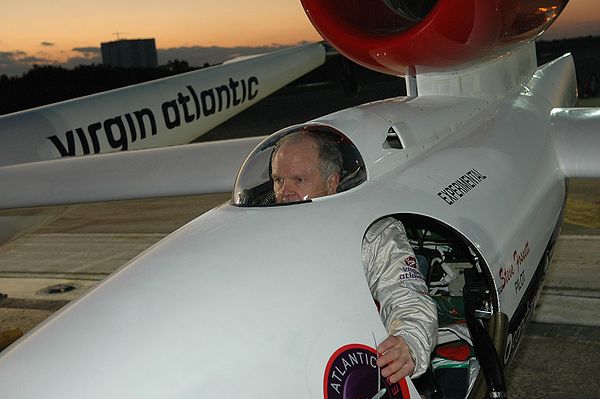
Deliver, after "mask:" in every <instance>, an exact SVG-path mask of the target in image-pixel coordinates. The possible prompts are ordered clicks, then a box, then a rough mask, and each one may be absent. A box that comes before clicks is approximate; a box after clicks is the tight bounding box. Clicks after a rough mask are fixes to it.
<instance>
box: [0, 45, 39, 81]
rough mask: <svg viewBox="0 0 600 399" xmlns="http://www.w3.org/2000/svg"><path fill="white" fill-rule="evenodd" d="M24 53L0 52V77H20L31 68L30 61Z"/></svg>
mask: <svg viewBox="0 0 600 399" xmlns="http://www.w3.org/2000/svg"><path fill="white" fill-rule="evenodd" d="M26 55H27V53H25V52H24V51H20V50H16V51H0V75H8V76H14V75H20V74H22V73H23V72H26V71H27V70H28V69H30V68H31V64H30V59H35V58H36V57H26Z"/></svg>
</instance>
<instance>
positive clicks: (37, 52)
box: [0, 0, 600, 67]
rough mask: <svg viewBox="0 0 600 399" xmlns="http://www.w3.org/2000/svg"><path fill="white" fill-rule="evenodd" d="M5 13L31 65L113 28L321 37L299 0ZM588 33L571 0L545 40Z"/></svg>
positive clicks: (242, 39) (168, 41) (153, 2)
mask: <svg viewBox="0 0 600 399" xmlns="http://www.w3.org/2000/svg"><path fill="white" fill-rule="evenodd" d="M2 11H3V12H2V15H3V17H4V18H2V19H1V21H0V56H1V55H2V54H3V53H5V54H7V53H11V54H12V56H13V57H19V58H21V59H23V60H25V59H31V60H32V61H31V63H33V62H35V60H36V59H37V60H41V61H40V63H52V62H65V61H67V60H68V59H69V58H71V57H76V56H77V57H80V56H82V53H81V52H74V51H73V49H75V48H79V49H82V48H90V49H97V48H99V47H100V43H102V42H107V41H113V40H116V39H117V35H116V34H115V33H116V32H120V33H119V36H120V38H125V39H135V38H154V39H155V40H156V46H157V48H158V49H169V48H179V47H193V46H202V47H210V46H219V47H237V46H265V45H271V44H274V43H276V44H296V43H298V42H301V41H317V40H321V38H320V36H319V35H318V34H317V32H316V31H315V29H314V28H313V27H312V25H311V24H310V22H309V21H308V18H307V17H306V15H305V14H304V11H303V10H302V6H301V4H300V1H299V0H253V1H252V2H248V1H247V0H229V1H226V2H225V1H215V0H195V1H193V0H169V1H166V2H164V1H158V0H145V1H141V0H131V1H128V2H122V1H121V0H105V1H103V2H97V1H94V2H92V1H90V0H78V1H75V0H55V1H54V2H47V1H45V0H28V1H25V2H24V1H22V0H4V2H3V4H2ZM542 11H543V10H542ZM548 11H551V10H548ZM590 34H594V35H598V34H600V7H598V4H597V0H577V1H575V0H573V1H571V2H569V3H568V5H567V7H566V9H565V11H564V12H563V15H561V16H560V17H559V18H558V21H557V22H556V23H555V24H553V25H552V26H551V28H550V29H549V31H548V33H546V34H544V38H548V39H554V38H562V37H569V36H585V35H590ZM44 60H45V61H46V62H43V61H44ZM0 61H1V59H0ZM1 66H2V65H1V63H0V67H1Z"/></svg>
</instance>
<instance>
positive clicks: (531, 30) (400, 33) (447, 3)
mask: <svg viewBox="0 0 600 399" xmlns="http://www.w3.org/2000/svg"><path fill="white" fill-rule="evenodd" d="M301 2H302V4H303V6H304V9H305V11H306V13H307V15H308V17H309V19H310V21H311V22H312V24H313V25H314V26H315V28H316V29H317V31H318V32H319V33H320V34H321V36H323V38H324V39H325V40H327V41H328V42H329V43H330V44H331V45H332V46H334V47H335V48H336V49H337V50H338V51H339V52H340V53H342V54H344V55H345V56H347V57H348V58H350V59H352V60H354V61H355V62H357V63H359V64H361V65H363V66H365V67H367V68H370V69H374V70H376V71H379V72H383V73H387V74H391V75H406V74H407V73H409V71H410V72H412V71H416V72H427V71H432V70H441V69H443V70H449V69H453V68H454V69H459V68H463V67H464V66H465V65H467V64H470V63H473V62H474V61H478V60H481V59H485V58H489V57H493V56H495V55H498V54H499V53H501V52H504V51H507V50H508V49H509V48H512V47H516V46H519V45H521V44H523V43H526V42H528V41H531V40H533V39H534V38H535V37H536V36H538V35H540V34H541V33H543V32H544V30H546V29H547V28H548V26H550V24H552V22H554V20H555V19H556V17H557V16H558V15H559V14H560V12H561V11H562V10H563V9H564V7H565V5H566V4H567V2H568V0H301Z"/></svg>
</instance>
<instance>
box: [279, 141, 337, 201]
mask: <svg viewBox="0 0 600 399" xmlns="http://www.w3.org/2000/svg"><path fill="white" fill-rule="evenodd" d="M271 166H272V177H273V191H275V201H276V202H277V203H284V202H294V201H302V200H307V199H310V198H316V197H321V196H324V195H329V194H333V193H335V189H336V187H337V180H338V179H339V178H337V179H336V177H337V175H335V176H330V178H328V179H325V178H323V176H321V172H320V171H319V156H318V153H317V150H316V148H315V147H314V143H313V140H312V139H311V138H308V137H307V138H305V139H302V140H300V141H297V142H292V143H286V144H284V145H283V146H282V147H281V148H279V150H278V151H277V153H276V154H275V157H274V158H273V164H272V165H271Z"/></svg>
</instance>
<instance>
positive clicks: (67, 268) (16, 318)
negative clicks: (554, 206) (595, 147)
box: [0, 83, 600, 398]
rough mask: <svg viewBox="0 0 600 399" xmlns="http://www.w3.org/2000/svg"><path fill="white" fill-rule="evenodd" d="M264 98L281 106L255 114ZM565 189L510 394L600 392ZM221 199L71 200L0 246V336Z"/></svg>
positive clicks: (26, 325)
mask: <svg viewBox="0 0 600 399" xmlns="http://www.w3.org/2000/svg"><path fill="white" fill-rule="evenodd" d="M384 87H385V88H386V90H388V91H392V92H397V91H400V89H399V88H398V87H389V84H387V83H386V84H382V85H381V86H380V87H379V88H377V87H376V86H375V87H374V88H372V90H375V91H377V93H373V92H372V91H369V90H367V89H363V90H361V94H360V95H359V96H358V97H357V98H356V99H354V100H353V101H356V102H364V101H369V100H372V99H375V98H374V97H377V95H381V96H387V95H389V93H388V92H386V91H384V90H383V88H384ZM327 90H329V91H331V90H334V91H335V90H338V91H339V89H336V88H335V87H333V88H331V87H330V88H328V89H323V90H322V91H317V92H316V94H315V92H312V94H303V95H302V96H299V95H291V94H290V93H284V94H283V96H284V97H285V96H289V98H287V100H285V99H282V98H281V97H280V98H279V100H277V98H274V99H267V100H268V101H267V100H265V104H263V105H262V106H263V107H266V108H258V106H257V108H258V109H256V110H255V112H254V113H251V112H248V111H246V113H243V114H242V115H240V116H239V117H238V118H237V119H236V120H232V121H230V122H228V123H226V124H225V125H222V126H221V127H220V128H218V130H216V131H215V133H211V135H209V137H208V139H214V138H230V137H241V136H245V135H254V134H267V133H270V132H272V131H274V130H277V128H279V127H283V126H286V125H289V124H291V123H298V122H302V121H304V120H306V119H310V118H311V117H314V116H316V115H318V114H312V113H314V112H315V111H314V109H312V106H313V105H314V102H327V94H326V93H327V92H328V91H327ZM338 94H340V93H338ZM311 99H312V100H314V99H317V100H315V101H311ZM270 101H272V102H270ZM273 102H275V103H278V104H279V105H280V106H281V107H280V108H279V109H283V110H284V111H285V112H278V113H277V115H276V116H274V117H273V118H272V119H269V118H264V117H263V116H264V113H265V112H268V111H269V109H271V107H274V103H273ZM303 105H304V106H303ZM322 106H324V105H322ZM327 106H331V104H329V102H328V104H327ZM306 108H311V109H310V112H308V111H306ZM294 109H296V110H298V109H300V110H301V112H296V113H294V112H293V111H294ZM334 110H335V109H332V110H331V111H334ZM286 112H287V114H286ZM327 112H329V111H327ZM322 113H325V112H321V114H322ZM257 115H258V116H257ZM261 115H262V116H261ZM271 115H273V113H272V112H271ZM569 192H570V195H569V201H568V203H567V212H566V214H565V221H564V224H563V227H562V235H561V237H560V239H559V244H558V248H557V252H556V254H555V257H554V260H553V264H552V265H551V267H550V271H549V276H548V278H547V281H546V285H545V289H544V291H543V294H542V297H541V298H540V302H539V306H538V308H537V309H536V311H535V312H534V317H533V322H531V323H530V324H529V325H528V327H527V329H526V331H525V337H524V339H523V341H522V343H521V345H520V347H519V350H518V352H517V355H516V357H515V359H514V360H513V362H512V363H511V365H510V366H509V369H508V370H507V372H506V376H507V381H508V386H509V392H510V397H511V398H600V370H599V369H598V368H597V367H598V364H599V361H600V327H599V326H600V307H599V306H598V305H600V265H599V264H598V263H599V260H598V254H599V253H600V183H599V182H597V181H594V180H576V181H571V182H570V185H569ZM228 198H229V194H215V195H211V196H197V197H182V198H171V199H159V200H142V201H123V202H113V203H103V204H88V205H79V206H72V207H69V208H68V209H67V210H66V212H65V214H64V215H63V216H62V217H60V218H59V219H57V220H56V221H54V222H52V223H50V224H48V225H46V226H44V227H42V228H41V229H39V230H37V231H35V232H32V233H29V234H26V235H24V236H22V237H20V238H19V239H17V240H15V241H13V242H11V243H8V244H6V245H4V246H2V247H0V292H2V293H4V294H8V297H7V298H5V299H0V333H2V332H3V331H7V330H11V329H14V328H18V329H20V330H22V331H23V332H26V331H28V330H29V329H31V328H33V327H34V326H35V325H37V324H38V323H40V322H41V321H43V320H44V319H45V318H46V317H48V316H49V315H50V314H52V313H53V312H55V311H56V310H58V309H60V307H62V306H64V304H66V303H68V301H70V300H72V299H74V298H76V297H78V296H79V295H81V294H82V293H84V292H85V291H86V290H88V289H89V288H90V287H93V286H94V285H95V284H96V283H97V282H98V281H100V280H101V279H102V278H104V277H105V276H106V275H108V274H109V273H111V272H112V271H113V270H115V269H117V268H119V267H120V266H121V265H123V264H125V263H126V262H127V261H128V260H129V259H131V258H133V257H135V256H136V255H137V254H139V253H140V252H141V251H143V250H144V249H145V248H147V247H149V246H151V245H152V244H153V243H155V242H157V241H158V240H160V239H161V238H162V237H164V236H166V235H167V234H169V233H170V232H172V231H174V230H175V229H177V228H178V227H179V226H181V225H183V224H185V223H186V222H188V221H190V220H192V219H194V218H195V217H196V216H198V215H200V214H201V213H203V212H205V211H207V210H208V209H211V208H213V207H214V206H217V205H218V204H220V203H223V202H224V201H227V200H228Z"/></svg>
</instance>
